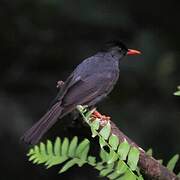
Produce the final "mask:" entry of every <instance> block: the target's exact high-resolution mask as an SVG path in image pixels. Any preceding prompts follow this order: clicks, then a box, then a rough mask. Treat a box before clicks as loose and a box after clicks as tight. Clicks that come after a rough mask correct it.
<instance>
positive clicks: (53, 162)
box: [45, 156, 68, 169]
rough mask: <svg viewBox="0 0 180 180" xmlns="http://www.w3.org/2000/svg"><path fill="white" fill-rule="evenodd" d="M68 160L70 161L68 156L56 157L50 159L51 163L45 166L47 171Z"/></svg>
mask: <svg viewBox="0 0 180 180" xmlns="http://www.w3.org/2000/svg"><path fill="white" fill-rule="evenodd" d="M67 159H68V157H67V156H59V157H57V156H55V157H52V158H51V159H49V161H48V162H46V164H45V165H46V166H47V169H49V168H50V167H52V166H54V165H57V164H61V163H63V162H65V161H66V160H67Z"/></svg>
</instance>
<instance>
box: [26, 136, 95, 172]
mask: <svg viewBox="0 0 180 180" xmlns="http://www.w3.org/2000/svg"><path fill="white" fill-rule="evenodd" d="M89 147H90V145H89V140H87V139H84V140H83V141H82V142H81V143H79V145H78V138H77V137H76V136H75V137H74V138H73V139H72V140H71V141H70V142H69V139H68V138H66V137H65V138H64V140H63V141H62V142H61V139H60V138H59V137H58V138H56V140H55V143H54V144H53V143H52V142H51V141H50V140H47V143H46V144H44V143H42V142H41V143H40V145H39V146H37V145H36V146H34V147H33V148H31V149H30V150H29V153H28V154H27V156H29V161H33V163H34V164H42V163H44V164H45V166H46V167H47V168H50V167H52V166H54V165H57V164H62V163H64V162H65V161H67V160H68V161H67V162H66V164H65V165H64V166H63V168H62V169H61V170H60V173H62V172H64V171H66V170H67V169H69V168H70V167H72V166H73V165H75V164H77V165H78V166H82V165H83V164H84V163H87V162H88V160H87V159H88V158H89V159H90V158H92V157H88V153H89Z"/></svg>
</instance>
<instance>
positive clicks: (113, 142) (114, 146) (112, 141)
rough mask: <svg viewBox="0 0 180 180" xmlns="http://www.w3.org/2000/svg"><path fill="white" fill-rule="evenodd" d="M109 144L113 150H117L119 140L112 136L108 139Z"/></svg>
mask: <svg viewBox="0 0 180 180" xmlns="http://www.w3.org/2000/svg"><path fill="white" fill-rule="evenodd" d="M109 144H110V145H111V147H112V149H113V150H117V148H118V145H119V139H118V137H117V136H116V135H114V134H112V135H111V136H110V137H109Z"/></svg>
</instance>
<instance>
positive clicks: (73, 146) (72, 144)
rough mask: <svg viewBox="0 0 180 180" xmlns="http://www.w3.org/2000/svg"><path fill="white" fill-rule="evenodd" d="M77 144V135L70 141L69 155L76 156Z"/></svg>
mask: <svg viewBox="0 0 180 180" xmlns="http://www.w3.org/2000/svg"><path fill="white" fill-rule="evenodd" d="M77 144H78V137H77V136H75V137H74V138H73V139H72V141H71V142H70V145H69V152H68V155H69V156H70V157H74V156H75V152H76V148H77Z"/></svg>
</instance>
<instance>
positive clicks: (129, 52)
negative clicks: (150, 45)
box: [127, 49, 141, 55]
mask: <svg viewBox="0 0 180 180" xmlns="http://www.w3.org/2000/svg"><path fill="white" fill-rule="evenodd" d="M137 54H141V52H140V51H137V50H134V49H128V52H127V55H137Z"/></svg>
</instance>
